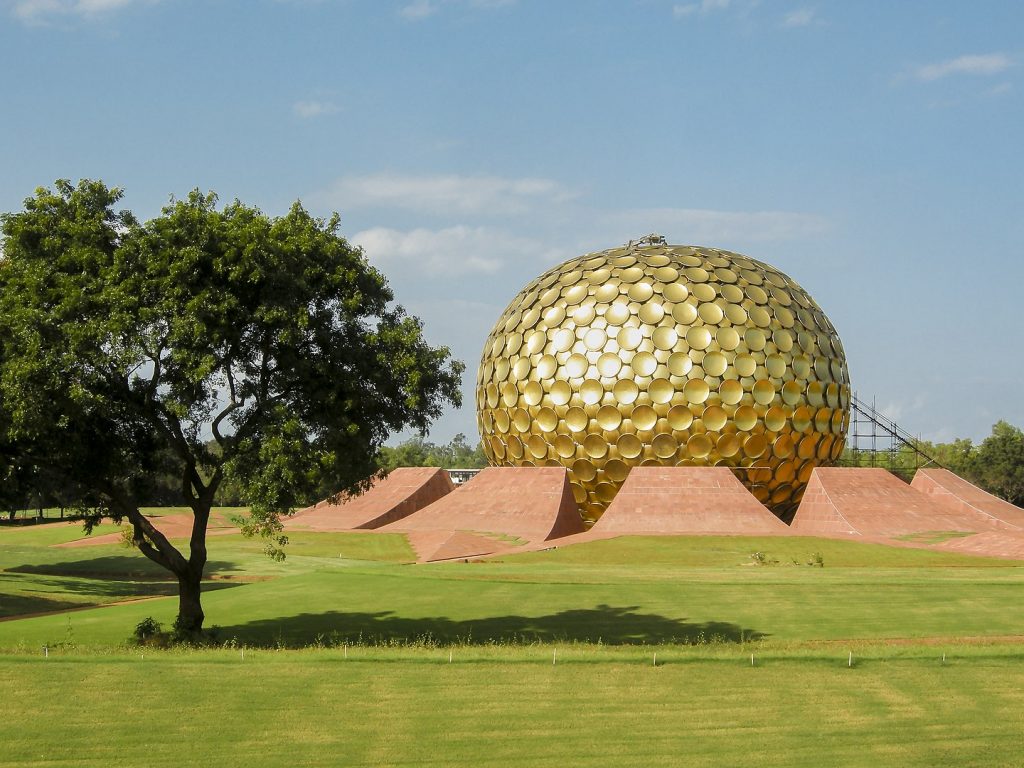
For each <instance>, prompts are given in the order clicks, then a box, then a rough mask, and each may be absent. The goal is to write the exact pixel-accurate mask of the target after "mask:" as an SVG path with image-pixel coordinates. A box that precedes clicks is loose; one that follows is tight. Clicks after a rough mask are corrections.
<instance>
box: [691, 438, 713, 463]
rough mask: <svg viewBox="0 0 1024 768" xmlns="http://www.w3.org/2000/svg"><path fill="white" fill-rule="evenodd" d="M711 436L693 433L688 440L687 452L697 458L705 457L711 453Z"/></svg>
mask: <svg viewBox="0 0 1024 768" xmlns="http://www.w3.org/2000/svg"><path fill="white" fill-rule="evenodd" d="M711 448H712V444H711V438H709V437H708V436H707V435H691V436H690V439H689V440H687V441H686V452H687V453H688V454H690V456H692V457H693V458H695V459H703V458H704V457H706V456H707V455H708V454H709V453H711Z"/></svg>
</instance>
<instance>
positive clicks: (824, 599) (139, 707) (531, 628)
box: [0, 526, 1024, 766]
mask: <svg viewBox="0 0 1024 768" xmlns="http://www.w3.org/2000/svg"><path fill="white" fill-rule="evenodd" d="M79 535H80V531H78V530H77V529H73V528H72V527H70V526H54V527H49V526H47V527H37V528H18V529H9V530H2V531H0V618H2V617H4V616H6V617H7V620H0V697H3V700H15V699H16V700H17V702H18V708H19V711H21V712H24V713H28V714H26V716H24V717H22V716H19V717H9V718H5V719H4V720H3V721H0V765H4V766H6V765H19V766H20V765H38V766H51V765H58V764H60V765H68V764H73V765H83V766H91V765H96V766H99V765H104V766H106V765H133V766H160V765H171V764H175V765H189V764H214V765H223V766H232V765H240V766H241V765H245V766H250V765H252V766H261V765H284V764H287V765H420V766H436V765H466V764H473V765H480V766H488V765H495V766H498V765H528V766H529V765H537V766H540V765H555V764H566V765H573V766H576V765H581V766H604V765H608V766H622V765H638V766H652V765H655V766H656V765H666V766H667V765H673V766H675V765H686V766H703V765H723V766H724V765H728V766H732V765H737V764H743V763H747V762H756V763H758V764H762V765H769V766H772V765H778V766H802V765H808V766H810V765H814V766H822V765H828V766H862V765H863V766H878V765H900V766H943V765H950V766H953V765H956V766H1013V765H1020V764H1022V763H1024V741H1022V740H1021V737H1020V733H1021V732H1024V722H1022V721H1024V644H1022V643H1021V642H1020V639H1021V638H1024V611H1021V610H1020V608H1019V606H1020V595H1021V594H1022V588H1024V567H1022V566H1024V563H1020V562H1016V561H1007V560H998V559H987V558H976V557H970V556H966V555H959V554H953V553H940V552H933V551H927V550H919V549H907V548H891V547H885V546H881V545H873V544H861V543H857V542H850V541H831V540H823V539H813V538H801V537H792V538H789V537H787V538H781V537H771V538H742V537H647V538H644V537H636V538H622V539H614V540H607V541H599V542H592V543H589V544H584V545H579V546H573V547H566V548H563V549H553V550H548V551H544V552H533V553H523V554H518V555H506V556H504V557H502V558H500V559H495V560H481V561H477V562H468V563H464V562H463V563H447V564H436V565H416V564H413V563H411V560H412V558H413V553H412V551H411V550H410V549H409V547H408V544H407V543H406V542H405V540H404V538H403V537H401V536H397V535H380V534H366V533H335V534H325V533H312V532H297V533H292V534H291V543H290V544H289V545H288V553H289V554H288V558H287V560H285V561H284V562H282V563H277V562H273V561H271V560H269V559H268V558H266V557H265V556H264V555H263V552H262V545H261V543H260V542H259V541H254V540H250V539H245V538H243V537H241V536H238V535H227V536H215V537H211V538H210V540H209V546H210V561H211V567H210V569H209V575H210V576H211V580H210V581H209V582H207V585H206V589H207V591H206V593H205V595H204V608H205V610H206V614H207V626H216V627H217V634H216V638H217V647H215V648H205V649H196V650H188V649H171V650H159V649H156V648H149V647H136V646H132V645H130V644H129V643H128V642H127V639H128V637H129V636H130V634H131V631H132V628H133V627H134V626H135V624H137V623H138V622H140V621H141V620H142V619H144V618H146V617H148V616H152V617H154V618H156V619H157V620H158V621H160V622H162V623H163V624H164V625H165V626H169V625H170V623H171V621H172V620H173V617H174V614H175V610H176V600H175V598H174V596H173V593H174V587H175V584H174V583H172V582H169V581H168V580H167V579H166V578H165V577H164V575H163V574H162V573H161V572H160V570H159V569H157V568H155V567H154V566H152V565H151V564H150V563H148V561H146V560H145V559H144V558H142V557H141V556H140V555H139V554H138V553H137V552H135V551H134V550H131V549H128V548H124V547H122V546H120V545H106V546H96V547H78V548H70V549H69V548H56V547H54V546H52V545H53V544H57V543H60V542H62V541H68V540H70V539H73V538H77V537H78V536H79ZM755 552H757V553H761V555H760V556H759V557H757V558H755V557H752V555H753V553H755ZM818 562H820V563H821V564H822V566H823V567H817V566H815V565H809V563H811V564H813V563H818ZM759 563H760V564H759ZM112 603H116V604H112ZM68 608H79V610H74V611H68V610H66V609H68ZM41 611H52V612H51V613H49V614H47V615H41V616H33V617H24V614H27V613H39V612H41ZM44 646H45V647H46V651H45V652H46V656H44V651H43V648H44ZM243 652H244V654H245V655H244V658H243ZM850 653H852V654H853V658H854V663H853V666H852V668H851V667H849V666H848V663H849V658H850V657H849V654H850ZM449 654H451V659H452V662H451V663H449ZM655 654H657V658H658V665H657V666H655V665H654V663H653V662H654V656H655ZM751 654H754V656H755V664H754V666H751V663H750V655H751ZM943 654H945V655H946V661H945V662H943V661H942V656H943ZM553 657H554V660H555V661H556V662H557V663H556V664H552V660H553ZM126 713H144V714H141V715H140V722H142V723H144V724H145V726H144V728H143V729H141V730H139V729H135V728H133V727H131V726H130V724H129V723H130V722H131V718H132V716H133V715H132V714H127V715H126ZM108 722H110V723H114V722H116V723H117V725H116V727H107V723H108Z"/></svg>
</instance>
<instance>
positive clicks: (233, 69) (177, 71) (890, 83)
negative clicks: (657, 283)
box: [0, 0, 1024, 441]
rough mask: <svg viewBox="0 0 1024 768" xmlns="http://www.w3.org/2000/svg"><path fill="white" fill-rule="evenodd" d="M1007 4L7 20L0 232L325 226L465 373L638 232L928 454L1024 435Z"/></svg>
mask: <svg viewBox="0 0 1024 768" xmlns="http://www.w3.org/2000/svg"><path fill="white" fill-rule="evenodd" d="M1022 33H1024V3H1020V2H1015V1H1013V0H1006V1H1005V2H984V1H979V2H973V3H966V2H942V1H940V0H934V1H931V2H925V1H921V2H913V1H912V0H907V1H905V2H899V3H892V2H881V1H879V2H872V1H870V0H865V1H864V2H847V1H843V2H840V1H838V0H836V1H833V2H828V1H822V2H802V1H801V0H792V1H791V0H760V2H758V1H757V0H689V1H684V2H679V1H672V0H619V1H618V2H612V1H611V0H607V1H605V0H589V1H587V2H584V1H582V0H580V1H576V2H570V1H569V0H563V1H561V2H559V1H558V0H547V1H546V2H541V1H540V0H518V2H517V1H516V0H398V1H397V2H387V1H386V0H379V1H376V2H374V1H371V0H205V1H203V2H199V1H198V0H194V1H193V0H0V72H2V73H3V74H2V78H3V90H2V93H3V98H2V100H0V210H5V211H10V210H17V209H19V208H20V207H21V203H22V200H23V199H24V198H25V197H26V196H28V195H30V194H31V193H32V190H33V189H35V188H36V187H37V186H40V185H48V184H51V183H52V182H53V180H54V179H56V178H71V179H78V178H83V177H88V178H100V179H103V180H104V181H106V182H107V183H108V184H111V185H116V186H120V187H123V188H124V189H125V190H126V196H125V204H126V205H127V206H128V207H130V208H132V209H133V210H134V211H135V212H136V213H137V214H139V215H140V216H142V217H148V216H152V215H154V214H156V213H157V212H158V211H159V209H160V207H161V206H162V205H163V204H164V203H165V202H166V201H167V199H168V197H169V196H170V195H172V194H173V195H178V196H181V195H184V194H185V193H187V192H188V191H189V190H190V189H193V188H196V187H199V188H201V189H204V190H214V191H216V192H218V193H219V194H220V195H221V198H222V199H224V200H228V199H232V198H235V197H237V198H239V199H241V200H243V201H245V202H247V203H251V204H256V205H259V206H260V207H261V208H263V209H264V210H265V211H267V212H268V213H273V214H278V213H282V212H284V211H285V210H286V209H287V207H288V205H289V204H290V203H291V202H292V201H294V200H296V199H301V200H302V201H303V203H304V204H305V205H306V206H307V207H308V208H309V209H310V210H312V211H314V212H315V213H317V214H320V215H327V214H328V213H329V212H331V211H332V210H337V211H339V212H340V213H341V215H342V222H343V225H342V226H343V230H344V233H345V235H346V236H347V237H348V238H349V239H350V240H352V241H354V242H356V243H359V244H361V245H362V246H363V247H364V248H365V250H366V253H367V255H368V257H369V258H370V260H371V261H372V262H373V263H374V264H376V265H377V266H379V267H380V268H381V269H382V270H383V271H384V272H385V273H386V274H387V275H388V276H389V278H390V281H391V284H392V286H393V288H394V290H395V293H396V297H397V299H398V301H399V302H400V303H402V304H403V305H405V306H406V307H407V308H408V309H409V310H410V311H411V312H413V313H414V314H417V315H418V316H420V317H421V318H422V319H423V321H424V323H425V327H426V332H427V335H428V337H429V338H430V339H431V340H432V341H433V342H435V343H444V344H447V345H449V346H450V347H451V348H452V349H453V351H454V352H455V354H456V355H457V356H458V357H460V358H461V359H463V360H465V361H466V363H467V375H466V386H465V400H466V402H465V404H464V406H463V408H462V409H461V410H459V411H455V410H452V411H451V412H449V413H447V414H446V415H445V416H444V417H443V418H442V419H441V420H440V421H439V422H438V424H437V425H436V427H435V429H434V431H433V432H432V438H433V439H436V440H441V441H446V440H447V439H449V438H450V437H451V436H452V435H454V434H455V433H456V432H465V433H466V434H468V435H470V436H475V433H476V428H475V420H474V416H473V396H472V388H473V387H472V385H473V380H474V378H475V370H476V364H477V361H478V360H479V357H480V351H481V348H482V344H483V341H484V338H485V337H486V336H487V334H488V332H489V331H490V328H491V326H492V324H493V323H494V321H495V320H496V319H497V317H498V316H499V314H500V313H501V311H502V310H503V309H504V307H505V305H506V304H507V303H508V301H509V300H510V299H511V298H512V297H513V296H514V295H515V294H516V293H517V292H518V291H519V289H520V288H521V287H522V286H523V285H525V283H527V282H528V281H529V280H531V279H532V278H533V277H535V276H536V275H538V274H540V273H541V272H543V271H544V270H545V269H547V268H548V267H550V266H552V265H554V264H555V263H557V262H559V261H561V260H563V259H566V258H569V257H571V256H575V255H579V254H582V253H585V252H587V251H591V250H601V249H604V248H609V247H613V246H616V245H619V244H622V243H624V242H625V241H626V240H629V239H632V238H636V237H639V236H641V235H644V234H647V233H648V232H652V231H653V232H660V233H662V234H664V235H666V236H667V238H668V240H669V242H673V243H687V244H698V245H709V246H715V247H720V248H726V249H730V250H736V251H740V252H742V253H746V254H748V255H750V256H752V257H754V258H757V259H760V260H762V261H767V262H769V263H770V264H773V265H774V266H776V267H778V268H780V269H782V270H783V271H785V272H786V273H788V274H789V275H791V276H792V277H794V278H795V279H796V280H798V281H799V282H800V283H801V284H803V286H804V287H805V288H807V289H808V290H809V291H810V292H811V294H812V295H813V296H814V297H815V298H816V299H817V301H818V303H819V304H820V305H821V306H822V308H823V309H824V310H825V311H826V313H827V314H828V315H829V316H830V318H831V319H832V321H833V323H834V324H835V326H836V328H837V329H838V331H839V334H840V336H841V337H842V339H843V342H844V344H845V347H846V351H847V355H848V359H849V365H850V372H851V377H852V379H853V385H854V388H855V389H856V390H857V391H858V392H859V393H860V395H861V397H863V398H866V399H870V398H872V397H874V398H876V399H877V402H878V404H879V406H880V407H882V408H883V409H884V410H885V411H886V412H887V413H888V414H889V415H890V416H892V417H893V418H895V419H896V420H897V421H899V422H900V423H901V424H902V425H903V426H904V427H905V428H907V429H908V430H910V431H911V432H913V433H915V434H921V435H922V436H924V437H925V438H928V439H938V440H948V439H951V438H952V437H954V436H960V437H971V438H974V439H976V440H977V439H980V438H982V437H984V436H985V435H987V434H988V432H989V429H990V427H991V425H992V423H993V422H994V421H996V420H997V419H1000V418H1002V419H1006V420H1008V421H1011V422H1013V423H1015V424H1017V425H1018V426H1024V342H1022V339H1021V332H1022V330H1024V320H1022V312H1024V308H1022V304H1024V301H1022V299H1024V266H1022V256H1024V248H1022V244H1024V216H1022V215H1021V213H1022V208H1024V206H1022V203H1024V183H1022V176H1024V174H1022V171H1024V148H1022V141H1021V136H1022V135H1024V130H1022V126H1024V111H1022V108H1021V91H1022V87H1024V83H1022V72H1024V69H1022V64H1024V43H1022Z"/></svg>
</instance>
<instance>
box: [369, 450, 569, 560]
mask: <svg viewBox="0 0 1024 768" xmlns="http://www.w3.org/2000/svg"><path fill="white" fill-rule="evenodd" d="M381 530H382V531H397V532H401V533H406V534H408V536H409V541H410V542H411V543H412V545H413V547H414V548H415V549H416V551H417V554H419V556H420V559H421V560H447V559H453V558H458V557H469V556H476V555H483V554H493V553H495V552H499V551H505V550H508V549H510V548H512V547H514V546H515V545H516V544H523V543H526V542H531V541H533V542H536V541H546V540H548V539H554V538H559V537H561V536H568V535H569V534H573V533H579V532H581V531H582V530H583V521H582V518H581V517H580V514H579V511H578V509H577V507H576V502H575V500H574V499H573V496H572V491H571V490H570V489H569V480H568V477H567V476H566V472H565V469H564V468H562V467H488V468H487V469H484V470H483V471H481V472H480V474H478V475H477V476H476V477H474V478H473V479H472V480H470V481H468V482H467V483H465V484H464V485H462V486H461V487H460V488H458V489H457V490H455V491H454V492H452V493H450V494H448V495H447V496H445V497H444V498H442V499H439V500H438V501H435V502H434V503H433V504H430V505H429V506H427V507H425V508H423V509H421V510H420V511H419V512H416V513H415V514H412V515H410V516H409V517H407V518H405V519H403V520H399V521H398V522H395V523H391V524H389V525H386V526H384V527H383V528H381ZM446 534H447V535H446ZM455 534H460V535H458V536H455ZM481 550H487V551H486V552H485V551H481Z"/></svg>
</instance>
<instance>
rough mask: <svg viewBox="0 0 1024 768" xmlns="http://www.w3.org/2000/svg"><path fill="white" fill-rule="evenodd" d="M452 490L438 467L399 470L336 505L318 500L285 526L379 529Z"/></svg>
mask: <svg viewBox="0 0 1024 768" xmlns="http://www.w3.org/2000/svg"><path fill="white" fill-rule="evenodd" d="M454 489H455V486H454V485H453V484H452V480H451V478H450V477H449V476H448V473H447V472H445V471H444V470H443V469H439V468H437V467H399V468H397V469H393V470H391V472H389V473H388V475H387V477H385V478H384V479H383V480H378V481H377V482H375V483H374V484H373V486H372V487H371V488H369V489H368V490H367V491H365V492H364V493H362V494H360V495H359V496H353V497H352V498H349V499H346V500H344V501H342V502H340V503H338V504H332V503H331V502H330V501H321V502H320V503H319V504H316V505H315V506H312V507H308V508H306V509H303V510H300V511H299V512H296V513H295V514H294V515H293V516H292V517H291V518H289V519H288V520H286V521H285V527H287V528H295V529H305V530H310V531H351V530H355V529H359V528H380V527H381V526H383V525H387V524H388V523H393V522H395V521H397V520H401V519H403V518H405V517H408V516H409V515H411V514H413V513H414V512H416V511H418V510H420V509H423V508H424V507H426V506H428V505H430V504H432V503H433V502H435V501H437V500H438V499H440V498H442V497H444V496H446V495H448V494H449V493H451V491H453V490H454Z"/></svg>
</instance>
